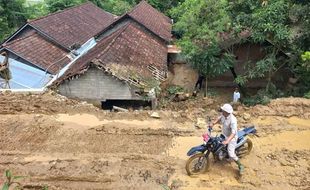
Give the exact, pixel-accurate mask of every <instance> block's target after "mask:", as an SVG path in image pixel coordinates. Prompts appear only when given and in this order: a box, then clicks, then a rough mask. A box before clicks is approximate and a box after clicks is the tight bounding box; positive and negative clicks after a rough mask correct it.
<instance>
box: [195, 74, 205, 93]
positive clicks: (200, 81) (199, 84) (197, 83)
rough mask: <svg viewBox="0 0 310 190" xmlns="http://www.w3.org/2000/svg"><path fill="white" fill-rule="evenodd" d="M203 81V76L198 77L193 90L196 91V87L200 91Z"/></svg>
mask: <svg viewBox="0 0 310 190" xmlns="http://www.w3.org/2000/svg"><path fill="white" fill-rule="evenodd" d="M203 79H204V77H203V76H199V78H198V80H197V82H196V84H195V89H197V87H198V86H199V90H201V87H202V82H203Z"/></svg>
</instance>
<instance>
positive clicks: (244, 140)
mask: <svg viewBox="0 0 310 190" xmlns="http://www.w3.org/2000/svg"><path fill="white" fill-rule="evenodd" d="M246 140H247V138H246V137H244V138H242V139H241V140H240V142H238V144H237V146H236V149H237V148H239V147H241V146H242V145H244V143H245V142H246Z"/></svg>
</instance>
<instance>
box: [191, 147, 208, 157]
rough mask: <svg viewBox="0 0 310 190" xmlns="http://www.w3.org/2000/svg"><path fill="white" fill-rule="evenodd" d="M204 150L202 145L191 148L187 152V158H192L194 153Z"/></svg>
mask: <svg viewBox="0 0 310 190" xmlns="http://www.w3.org/2000/svg"><path fill="white" fill-rule="evenodd" d="M205 150H206V147H205V146H203V145H200V146H195V147H193V148H191V149H190V150H189V151H188V152H187V156H192V155H194V154H195V153H196V152H204V151H205Z"/></svg>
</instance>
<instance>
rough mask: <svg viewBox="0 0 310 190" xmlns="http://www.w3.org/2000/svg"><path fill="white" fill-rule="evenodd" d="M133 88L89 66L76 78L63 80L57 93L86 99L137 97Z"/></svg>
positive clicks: (100, 99) (125, 98)
mask: <svg viewBox="0 0 310 190" xmlns="http://www.w3.org/2000/svg"><path fill="white" fill-rule="evenodd" d="M134 90H135V89H134V88H133V87H131V86H129V85H128V84H126V83H125V82H123V81H120V80H118V79H117V78H114V77H112V76H111V75H108V74H105V73H104V72H103V71H101V70H99V69H98V68H96V67H91V68H89V69H88V70H87V71H86V72H85V73H84V74H83V75H81V76H80V77H79V78H77V79H73V80H70V81H67V80H66V81H64V82H63V83H62V84H60V85H59V87H58V91H59V93H60V94H62V95H64V96H67V97H70V98H77V99H82V100H87V101H103V100H107V99H115V100H130V99H138V97H136V96H135V94H134Z"/></svg>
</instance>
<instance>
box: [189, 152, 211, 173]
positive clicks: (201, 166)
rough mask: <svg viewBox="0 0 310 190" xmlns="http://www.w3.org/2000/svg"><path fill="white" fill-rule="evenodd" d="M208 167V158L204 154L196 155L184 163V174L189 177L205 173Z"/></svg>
mask: <svg viewBox="0 0 310 190" xmlns="http://www.w3.org/2000/svg"><path fill="white" fill-rule="evenodd" d="M209 167H210V161H209V157H208V158H206V156H205V154H203V153H198V154H195V155H194V156H192V157H190V158H189V159H188V160H187V162H186V167H185V169H186V172H187V174H188V175H189V176H191V175H197V174H201V173H204V172H206V171H207V170H208V169H209Z"/></svg>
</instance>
